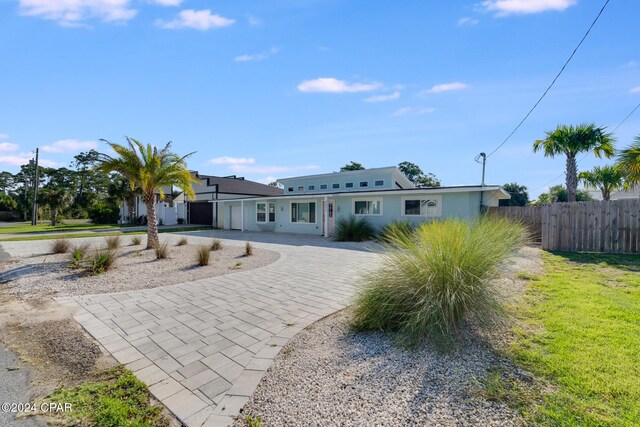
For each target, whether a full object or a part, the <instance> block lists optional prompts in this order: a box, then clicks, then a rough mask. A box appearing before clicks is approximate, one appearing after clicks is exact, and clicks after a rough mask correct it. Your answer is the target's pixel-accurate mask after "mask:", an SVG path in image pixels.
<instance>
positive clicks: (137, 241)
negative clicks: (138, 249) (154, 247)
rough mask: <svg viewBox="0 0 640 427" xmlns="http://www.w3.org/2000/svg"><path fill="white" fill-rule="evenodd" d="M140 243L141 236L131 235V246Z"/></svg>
mask: <svg viewBox="0 0 640 427" xmlns="http://www.w3.org/2000/svg"><path fill="white" fill-rule="evenodd" d="M141 244H142V237H140V236H133V237H132V238H131V246H140V245H141Z"/></svg>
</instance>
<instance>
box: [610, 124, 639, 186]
mask: <svg viewBox="0 0 640 427" xmlns="http://www.w3.org/2000/svg"><path fill="white" fill-rule="evenodd" d="M616 160H617V164H618V166H619V167H620V169H621V170H622V172H623V173H624V175H625V177H626V179H627V183H629V184H631V185H637V184H640V135H638V136H636V138H635V142H634V143H633V144H631V145H630V146H628V147H627V148H625V149H624V150H620V152H619V153H618V157H617V159H616Z"/></svg>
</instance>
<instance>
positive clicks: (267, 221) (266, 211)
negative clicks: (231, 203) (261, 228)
mask: <svg viewBox="0 0 640 427" xmlns="http://www.w3.org/2000/svg"><path fill="white" fill-rule="evenodd" d="M258 205H265V207H264V208H265V212H264V221H260V220H259V219H258V213H259V212H258ZM270 205H273V213H274V218H273V221H270V220H269V206H270ZM275 212H276V202H256V222H257V223H258V224H269V223H273V222H276V219H275Z"/></svg>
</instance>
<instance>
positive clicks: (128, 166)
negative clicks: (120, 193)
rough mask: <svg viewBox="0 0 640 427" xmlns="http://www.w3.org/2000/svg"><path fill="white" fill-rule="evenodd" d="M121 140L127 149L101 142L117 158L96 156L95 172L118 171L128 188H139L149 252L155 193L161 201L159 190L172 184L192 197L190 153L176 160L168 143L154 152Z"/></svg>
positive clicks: (130, 140)
mask: <svg viewBox="0 0 640 427" xmlns="http://www.w3.org/2000/svg"><path fill="white" fill-rule="evenodd" d="M125 138H126V140H127V143H128V146H124V145H120V144H114V143H112V142H109V141H107V140H104V139H103V140H102V141H104V142H106V143H107V144H109V146H110V147H111V149H113V151H115V152H116V154H117V155H118V156H117V157H111V156H109V155H108V154H103V153H99V156H98V163H97V169H98V170H99V171H101V172H104V173H109V172H119V173H120V174H122V175H123V176H124V177H125V178H126V179H127V180H128V181H129V184H130V185H131V188H132V189H134V188H136V187H137V188H138V189H139V191H140V194H141V195H142V200H143V201H144V203H145V204H146V206H147V249H151V248H154V247H156V246H157V244H158V226H157V224H156V205H155V204H156V191H157V192H159V193H160V198H164V191H163V188H164V187H168V186H172V185H173V186H176V187H179V188H180V189H182V191H184V193H185V194H186V195H187V196H189V197H192V198H193V197H195V194H194V192H193V188H192V187H191V183H192V182H196V180H195V178H194V177H193V176H192V175H191V172H189V169H187V163H186V161H185V159H186V158H187V157H189V156H191V155H192V154H193V153H189V154H187V155H186V156H183V157H180V156H178V155H177V154H175V153H173V152H171V151H170V150H169V149H170V148H171V142H167V144H166V145H165V146H164V148H162V149H158V148H157V147H155V146H152V145H151V144H147V145H146V146H145V145H143V144H142V143H141V142H139V141H137V140H135V139H133V138H129V137H125Z"/></svg>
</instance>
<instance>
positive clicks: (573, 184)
mask: <svg viewBox="0 0 640 427" xmlns="http://www.w3.org/2000/svg"><path fill="white" fill-rule="evenodd" d="M605 129H606V128H605V127H596V125H595V124H593V123H591V124H580V125H578V126H575V127H574V126H573V125H571V126H567V125H562V126H558V127H557V128H556V129H555V130H553V131H547V132H546V134H547V136H546V138H545V139H539V140H536V141H535V142H534V143H533V151H534V152H538V151H540V150H542V151H543V152H544V155H545V157H552V158H553V157H555V156H557V155H560V154H564V155H566V156H567V171H566V184H567V200H568V201H569V202H575V201H576V191H577V190H578V167H577V164H576V156H577V155H578V154H579V153H582V152H585V151H593V154H594V155H595V156H596V157H599V158H601V157H602V156H604V157H606V158H611V157H613V155H614V153H615V149H614V147H613V144H614V142H615V138H614V137H613V134H611V133H607V132H605Z"/></svg>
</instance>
